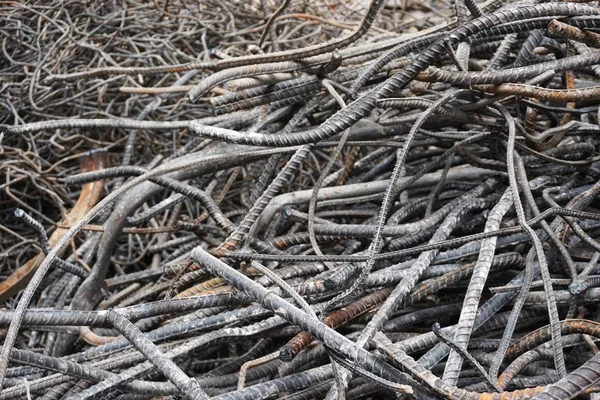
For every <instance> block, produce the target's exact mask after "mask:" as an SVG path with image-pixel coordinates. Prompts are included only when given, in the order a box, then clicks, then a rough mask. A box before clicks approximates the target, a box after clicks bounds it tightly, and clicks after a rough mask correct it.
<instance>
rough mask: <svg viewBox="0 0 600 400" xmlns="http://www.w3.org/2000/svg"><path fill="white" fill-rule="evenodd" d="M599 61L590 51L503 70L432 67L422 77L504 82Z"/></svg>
mask: <svg viewBox="0 0 600 400" xmlns="http://www.w3.org/2000/svg"><path fill="white" fill-rule="evenodd" d="M599 62H600V56H598V54H596V53H590V54H583V55H578V56H572V57H566V58H561V59H560V60H556V61H548V62H544V63H539V64H534V65H531V66H527V67H519V68H511V69H506V70H503V71H490V72H478V71H475V72H450V71H445V70H442V69H437V68H431V69H430V70H429V71H428V72H427V73H426V75H423V76H422V77H423V79H424V80H428V81H433V82H444V83H452V84H454V85H475V84H502V83H507V82H519V81H524V80H527V79H531V78H533V77H535V76H537V75H540V74H542V73H543V72H546V71H549V70H550V71H554V72H557V73H558V72H564V71H568V70H573V69H579V68H583V67H588V66H593V65H597V64H598V63H599Z"/></svg>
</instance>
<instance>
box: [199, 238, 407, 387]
mask: <svg viewBox="0 0 600 400" xmlns="http://www.w3.org/2000/svg"><path fill="white" fill-rule="evenodd" d="M192 259H193V260H194V261H195V262H197V263H198V264H199V265H202V266H204V267H205V268H207V269H208V270H210V271H211V272H212V273H214V274H216V275H219V276H221V277H222V278H223V279H225V280H227V281H229V282H230V283H231V284H232V285H234V286H236V287H238V288H239V289H241V290H244V291H245V292H247V293H248V294H249V295H250V296H252V297H253V298H254V299H255V300H256V301H258V302H260V303H261V304H263V305H264V306H265V307H266V308H268V309H271V310H273V311H274V312H275V313H277V314H279V315H281V316H282V317H283V318H285V319H286V320H288V321H290V322H291V323H293V324H295V325H297V326H299V327H301V328H302V329H304V330H306V331H307V332H309V333H310V334H311V335H313V336H314V337H315V338H317V339H319V340H320V341H322V342H323V343H324V344H325V345H326V346H327V347H328V348H330V349H331V350H332V351H334V352H336V353H338V354H340V355H342V356H344V357H346V358H347V359H348V360H350V361H353V362H356V363H357V364H359V365H361V366H362V367H363V368H365V369H366V370H368V371H371V372H373V373H375V374H377V375H379V376H382V377H384V378H385V379H387V380H391V381H393V382H397V383H402V384H406V383H407V381H406V380H405V378H404V377H403V376H402V375H400V374H399V373H398V371H395V370H394V369H393V368H390V366H389V365H387V364H385V363H382V362H381V361H380V360H379V359H377V358H376V357H374V356H373V355H372V354H371V353H369V352H367V351H366V350H364V349H362V348H357V347H356V346H355V345H354V343H353V342H352V341H350V340H348V339H347V338H346V337H344V336H342V335H340V334H339V333H337V332H336V331H334V330H332V329H330V328H328V327H327V326H325V325H324V324H323V323H321V322H319V321H315V320H313V319H312V318H307V316H306V315H305V314H304V313H303V312H302V311H301V310H299V309H297V308H296V307H294V306H293V305H291V304H290V303H288V302H286V301H285V300H283V299H282V298H280V297H279V296H277V295H275V294H273V293H272V292H269V291H268V290H266V289H265V288H263V287H262V286H260V285H257V284H256V283H254V282H253V281H251V280H250V279H248V278H247V277H246V276H244V275H243V274H241V273H239V272H238V271H236V270H234V269H232V268H231V267H229V266H228V265H227V264H224V263H222V262H220V261H219V260H218V259H216V258H214V257H213V256H211V255H210V254H208V253H206V252H205V251H204V250H202V249H200V248H196V249H194V251H193V252H192Z"/></svg>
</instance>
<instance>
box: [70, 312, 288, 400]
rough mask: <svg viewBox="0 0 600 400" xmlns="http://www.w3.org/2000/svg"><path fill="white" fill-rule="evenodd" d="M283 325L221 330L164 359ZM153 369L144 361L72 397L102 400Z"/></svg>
mask: <svg viewBox="0 0 600 400" xmlns="http://www.w3.org/2000/svg"><path fill="white" fill-rule="evenodd" d="M284 323H285V321H284V320H283V319H281V318H280V317H272V318H267V319H265V320H263V321H261V322H258V323H256V324H253V325H250V326H247V327H241V328H223V329H221V330H217V331H214V332H211V333H208V334H206V335H202V336H199V337H197V338H195V339H193V340H187V341H185V342H184V343H183V344H181V345H179V346H178V347H175V348H174V349H173V350H169V351H167V352H165V353H164V357H166V358H169V359H173V358H176V357H179V356H181V355H184V354H187V353H189V352H190V351H193V350H194V349H198V348H202V347H206V346H208V345H209V344H211V343H214V342H215V341H224V340H227V339H228V338H234V337H235V338H243V337H248V336H254V335H256V334H259V333H263V332H266V331H269V330H272V329H273V328H275V327H278V326H281V325H283V324H284ZM152 367H153V364H152V363H150V362H149V361H145V362H143V363H141V364H137V365H136V366H134V367H132V368H129V369H128V370H126V371H122V372H121V373H120V374H119V375H117V376H115V377H113V378H110V379H106V380H104V381H103V382H101V383H98V384H96V385H94V386H92V387H90V388H89V389H87V390H84V391H82V392H81V393H79V394H78V395H76V396H74V397H73V398H74V399H77V400H83V399H91V398H98V397H100V398H103V397H102V396H104V395H106V394H107V393H110V392H111V391H112V390H113V389H114V387H115V386H117V385H119V384H122V383H126V382H129V381H131V380H133V379H135V378H136V377H138V376H140V375H142V374H144V373H145V372H147V371H148V370H150V369H151V368H152Z"/></svg>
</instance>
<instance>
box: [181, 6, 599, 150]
mask: <svg viewBox="0 0 600 400" xmlns="http://www.w3.org/2000/svg"><path fill="white" fill-rule="evenodd" d="M596 13H597V9H596V8H595V7H589V6H584V5H580V4H571V3H564V4H559V3H548V4H539V5H536V6H522V7H515V8H513V9H509V10H505V11H498V12H496V13H492V14H489V15H486V16H483V17H481V18H478V19H475V20H473V21H470V22H469V23H466V24H464V25H462V26H460V27H458V28H456V29H455V30H454V31H452V32H450V33H449V34H448V35H447V36H446V38H444V40H441V41H438V42H436V43H434V44H433V45H431V46H430V47H429V48H427V49H426V50H425V51H423V52H421V53H419V55H418V56H417V57H416V58H415V59H414V60H413V61H412V63H411V64H409V65H408V66H406V67H405V68H403V69H402V70H401V71H400V72H399V73H398V74H396V75H395V76H394V77H392V78H391V79H389V80H388V81H386V82H385V83H383V84H381V85H380V86H379V87H378V88H377V89H376V90H373V91H371V92H369V93H368V94H366V95H364V96H362V97H361V98H359V99H357V100H355V101H354V102H352V103H350V104H349V105H348V107H347V108H345V109H343V110H341V111H338V112H337V113H336V114H334V115H333V116H332V117H330V118H329V119H328V120H327V121H326V122H325V123H324V124H322V125H321V126H319V127H318V128H314V129H312V130H309V131H303V132H297V133H293V134H289V135H288V134H284V135H277V134H274V135H264V134H258V133H250V134H246V135H244V134H240V133H239V132H236V131H231V130H227V129H220V128H213V127H209V126H205V125H202V124H197V123H194V122H190V124H189V126H188V129H189V130H190V131H191V132H193V133H195V134H198V135H200V136H204V137H209V138H212V139H216V140H222V141H226V142H233V143H245V144H249V145H254V146H259V145H263V146H282V145H284V146H285V145H287V146H289V145H295V144H306V143H314V142H317V141H320V140H323V139H326V138H328V137H331V136H333V135H335V134H338V133H340V132H341V131H343V130H344V129H347V128H348V127H350V126H352V125H353V124H354V123H356V122H357V121H358V120H359V119H361V118H363V117H365V116H366V115H367V114H368V113H369V112H371V111H372V110H373V108H374V107H375V106H376V102H377V99H379V98H382V97H384V96H387V95H388V94H390V93H391V92H392V91H394V90H398V89H400V88H402V87H404V86H405V85H406V84H407V83H408V82H410V81H411V80H412V79H414V78H415V77H416V76H417V74H418V73H419V72H421V71H423V70H424V69H425V68H427V67H428V66H429V65H431V64H432V63H433V62H434V61H435V60H436V59H437V58H439V57H441V56H443V54H444V52H445V43H449V44H456V43H460V42H461V41H463V40H464V39H465V38H467V37H469V36H472V35H474V34H475V33H477V32H480V31H482V30H484V29H486V28H489V27H491V26H494V25H498V24H501V23H503V22H507V21H510V20H512V21H517V20H521V19H528V18H536V17H542V16H547V15H568V16H578V15H594V14H596ZM506 33H509V32H506ZM595 57H596V58H593V57H589V58H592V60H589V59H586V61H587V62H588V63H589V64H587V65H590V64H594V63H598V61H599V60H600V58H598V57H600V56H597V55H596V56H595ZM583 65H586V63H585V62H584V63H583ZM568 69H573V66H570V67H569V68H568ZM534 75H539V73H537V74H534ZM459 82H460V80H459Z"/></svg>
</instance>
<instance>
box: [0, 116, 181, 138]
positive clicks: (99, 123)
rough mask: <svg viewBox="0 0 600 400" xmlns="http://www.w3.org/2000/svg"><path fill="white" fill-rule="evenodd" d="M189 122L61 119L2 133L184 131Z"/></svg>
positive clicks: (10, 128) (8, 127)
mask: <svg viewBox="0 0 600 400" xmlns="http://www.w3.org/2000/svg"><path fill="white" fill-rule="evenodd" d="M188 123H189V121H164V122H161V121H140V120H137V119H115V120H112V119H63V120H58V121H42V122H34V123H30V124H25V125H20V126H4V127H1V128H0V129H2V131H3V132H4V133H5V134H7V135H21V134H24V133H35V132H39V131H45V130H53V129H77V128H86V129H97V128H121V129H156V130H169V129H185V128H186V127H187V125H188Z"/></svg>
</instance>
